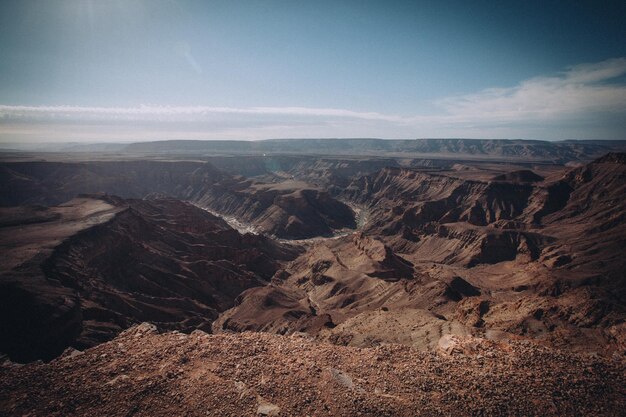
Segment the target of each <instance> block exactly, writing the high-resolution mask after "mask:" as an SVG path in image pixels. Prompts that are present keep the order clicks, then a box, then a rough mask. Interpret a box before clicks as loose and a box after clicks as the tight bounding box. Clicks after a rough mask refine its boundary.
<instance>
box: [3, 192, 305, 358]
mask: <svg viewBox="0 0 626 417" xmlns="http://www.w3.org/2000/svg"><path fill="white" fill-rule="evenodd" d="M107 199H108V201H109V203H110V204H112V205H113V206H115V207H116V208H117V209H116V211H115V212H114V214H113V216H112V217H111V218H109V219H108V220H107V221H105V222H102V223H98V224H95V225H93V226H89V225H88V224H87V225H86V227H84V228H82V229H81V230H79V231H78V232H77V233H75V234H71V233H69V234H68V235H67V236H65V237H64V240H63V241H62V243H60V244H58V245H57V246H54V248H53V249H52V250H51V251H48V252H45V251H44V252H41V253H40V254H39V255H38V256H36V257H34V258H32V259H29V260H28V261H27V264H25V265H26V266H21V267H17V268H15V269H13V270H11V271H9V272H7V273H6V274H4V275H3V276H2V277H1V279H0V283H1V284H2V286H3V289H4V290H3V292H2V297H8V298H7V300H5V301H6V302H5V303H3V305H2V311H1V312H2V315H1V320H2V323H3V329H4V330H6V331H7V332H8V333H7V334H9V335H10V337H9V338H8V339H3V340H4V341H5V342H4V343H6V345H5V347H6V348H5V349H3V351H5V352H7V353H9V354H11V357H12V358H14V359H16V360H33V359H38V358H44V359H50V358H52V357H54V356H55V355H57V354H59V353H60V352H61V351H63V349H65V348H66V347H67V346H70V345H71V346H74V347H76V348H79V349H84V348H85V347H89V346H94V345H96V344H98V343H101V342H103V341H107V340H110V339H111V338H113V337H114V336H115V335H116V334H118V333H119V332H120V331H121V330H123V329H125V328H127V327H129V326H130V325H132V324H133V323H137V322H141V321H151V322H153V323H156V324H157V325H158V326H159V328H161V329H171V330H174V329H176V330H181V331H187V332H190V331H193V330H194V329H204V330H207V331H208V330H210V327H211V326H210V325H211V322H212V321H213V320H214V319H215V318H217V316H218V314H219V312H220V311H224V310H226V309H228V308H229V307H231V306H232V305H233V302H234V300H235V298H237V297H238V296H239V294H241V293H242V292H243V291H244V290H246V289H248V288H251V287H255V286H261V285H266V284H267V282H268V281H269V279H270V278H271V277H272V276H273V275H274V273H275V272H276V270H277V269H278V266H279V262H280V261H281V260H288V259H291V258H293V257H295V256H296V255H297V253H298V251H297V250H296V249H294V248H290V247H286V246H283V245H281V244H278V243H276V242H274V241H272V240H269V239H268V238H265V237H263V236H255V235H240V234H239V233H238V232H237V231H235V230H233V229H232V228H230V227H229V226H228V225H227V224H226V223H225V222H224V221H223V220H221V219H220V218H217V217H215V216H213V215H211V214H209V213H207V212H206V211H204V210H201V209H199V208H197V207H195V206H193V205H191V204H189V203H184V202H181V201H178V200H172V199H165V200H153V201H145V200H122V199H115V198H107ZM109 207H110V206H109ZM57 222H58V223H59V224H63V222H64V219H63V218H61V219H59V220H57ZM50 226H51V227H52V226H54V225H50ZM31 227H38V225H34V226H31ZM3 232H4V233H10V230H7V229H5V230H4V231H3ZM35 237H36V236H34V237H33V238H35ZM9 238H10V237H9ZM31 243H34V242H31ZM26 244H29V242H26ZM26 248H27V247H25V249H24V250H26ZM24 346H28V349H24Z"/></svg>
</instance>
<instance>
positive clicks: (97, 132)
mask: <svg viewBox="0 0 626 417" xmlns="http://www.w3.org/2000/svg"><path fill="white" fill-rule="evenodd" d="M624 75H626V58H616V59H610V60H606V61H603V62H599V63H592V64H581V65H577V66H573V67H570V68H568V69H566V70H565V71H564V72H562V73H559V74H556V75H552V76H542V77H536V78H532V79H529V80H525V81H523V82H521V83H519V84H518V85H516V86H514V87H509V88H490V89H486V90H483V91H479V92H477V93H474V94H468V95H462V96H455V97H447V98H443V99H441V100H438V101H436V102H434V103H433V109H434V110H435V111H434V112H433V113H432V114H429V115H415V116H410V117H406V116H400V115H393V114H383V113H378V112H359V111H353V110H347V109H336V108H307V107H242V108H237V107H209V106H188V107H185V106H138V107H80V106H12V105H0V140H1V141H15V140H16V139H17V140H32V141H35V140H83V139H85V140H86V139H87V138H89V140H105V141H106V140H109V141H114V140H121V139H124V140H133V139H136V140H148V139H170V138H177V139H184V138H194V139H201V138H206V139H212V138H240V139H260V138H270V137H276V138H279V137H385V138H410V137H484V138H493V137H518V138H519V137H530V138H544V139H564V138H607V139H614V138H621V139H626V131H625V130H626V122H625V120H626V84H625V83H624V81H623V79H620V78H619V77H622V76H624Z"/></svg>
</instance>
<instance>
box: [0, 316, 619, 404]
mask: <svg viewBox="0 0 626 417" xmlns="http://www.w3.org/2000/svg"><path fill="white" fill-rule="evenodd" d="M624 410H626V361H625V359H624V358H622V357H612V358H608V359H607V358H601V357H594V356H590V355H579V354H570V353H567V352H564V351H557V350H551V349H547V348H544V347H540V346H537V345H534V344H532V343H529V342H524V343H512V344H503V343H495V342H491V341H487V340H483V339H476V338H454V337H446V338H444V339H442V340H441V341H440V345H439V348H438V349H437V350H436V351H433V352H428V353H423V352H418V351H416V350H413V349H411V348H409V347H406V346H400V345H387V346H379V347H376V348H368V349H359V348H351V347H342V346H335V345H331V344H320V343H317V342H315V341H312V340H310V339H309V338H308V337H306V336H304V335H292V336H289V337H286V336H277V335H271V334H263V333H240V334H220V335H208V334H205V333H202V332H199V331H196V332H194V333H193V334H191V335H185V334H181V333H177V332H171V333H164V334H158V333H157V332H156V331H155V330H154V328H153V327H152V326H151V325H149V324H142V325H139V326H136V327H133V328H131V329H129V330H127V331H126V332H124V333H122V334H121V335H120V336H118V337H117V338H116V339H114V340H113V341H111V342H109V343H105V344H102V345H99V346H97V347H95V348H92V349H89V350H87V351H85V352H78V351H73V352H66V353H65V354H64V356H62V357H60V358H58V359H56V360H54V361H52V362H51V363H49V364H41V363H33V364H29V365H24V366H20V365H15V364H11V363H10V362H5V363H4V364H3V365H2V366H1V367H0V415H2V416H5V415H6V416H13V415H30V416H70V415H80V416H104V415H106V416H133V415H137V416H175V415H181V416H182V415H185V416H255V415H268V416H419V415H424V416H431V415H433V416H434V415H451V416H452V415H454V416H463V415H476V416H486V415H494V416H495V415H498V416H502V415H520V416H533V415H536V416H549V415H572V416H574V415H576V416H581V415H588V416H611V415H625V411H624Z"/></svg>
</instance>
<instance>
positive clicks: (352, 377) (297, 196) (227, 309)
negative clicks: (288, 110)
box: [0, 140, 626, 416]
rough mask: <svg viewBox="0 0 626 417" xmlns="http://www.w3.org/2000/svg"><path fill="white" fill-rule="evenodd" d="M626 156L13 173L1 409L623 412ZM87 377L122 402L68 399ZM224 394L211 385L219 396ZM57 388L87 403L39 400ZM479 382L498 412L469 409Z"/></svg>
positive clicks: (3, 229)
mask: <svg viewBox="0 0 626 417" xmlns="http://www.w3.org/2000/svg"><path fill="white" fill-rule="evenodd" d="M620 147H623V143H622V142H616V143H607V142H601V141H599V142H593V141H588V142H580V143H578V142H573V141H572V142H557V143H555V144H551V143H549V142H547V143H543V142H539V141H474V142H472V141H470V140H450V141H447V142H446V141H443V140H441V141H439V140H429V141H388V142H387V141H383V142H379V141H376V140H352V141H340V140H337V141H315V140H308V141H306V140H305V141H302V142H298V141H295V140H294V141H261V142H235V141H233V142H227V141H224V142H218V141H216V142H214V143H212V142H202V141H197V142H194V141H182V142H177V141H166V142H155V143H137V144H131V145H125V148H124V149H125V152H124V154H123V155H122V156H120V155H116V154H115V153H112V152H111V151H106V152H105V151H102V152H93V153H92V154H90V155H89V156H88V157H87V156H86V154H85V153H83V151H84V150H81V149H78V150H74V151H71V152H68V153H66V154H63V155H62V154H60V153H57V152H50V153H39V154H33V153H18V154H16V153H12V152H11V153H5V154H2V158H1V160H0V247H1V248H2V252H3V257H2V260H1V261H0V332H1V333H2V334H3V337H2V339H1V342H0V352H1V353H2V354H4V355H5V357H4V364H3V365H2V366H1V367H0V386H2V394H1V395H0V410H8V411H6V412H7V414H26V413H29V412H34V414H37V415H44V414H45V415H67V414H78V415H85V414H88V413H89V412H94V410H95V412H96V413H101V414H102V413H104V414H114V415H118V414H123V410H124V409H134V407H137V410H136V413H138V414H144V415H165V414H166V412H165V411H164V410H165V409H164V408H162V407H163V406H162V404H163V403H162V401H163V400H162V396H163V395H173V396H175V397H176V398H178V400H177V401H175V402H173V403H171V406H172V407H174V408H172V410H170V415H171V413H172V412H173V413H175V414H176V413H178V414H188V415H199V414H203V412H201V410H205V411H206V410H207V409H208V410H209V414H210V415H238V414H237V412H238V410H239V409H241V410H243V409H245V410H247V411H246V413H247V414H252V415H254V414H255V413H256V414H261V415H305V414H310V415H355V414H356V413H361V415H372V416H374V415H415V413H416V412H417V410H422V412H423V413H425V414H426V415H435V414H442V413H443V414H448V413H454V412H455V411H456V412H457V413H460V414H463V415H466V414H475V413H478V412H479V411H480V410H483V412H485V413H487V414H527V413H528V412H529V410H528V409H526V408H524V407H526V404H527V402H528V401H530V400H531V399H532V401H536V403H535V404H534V406H535V408H534V411H533V412H534V413H539V414H542V415H559V414H572V413H576V412H578V413H582V414H605V415H618V414H619V412H620V411H619V410H620V409H621V408H620V407H623V405H624V403H626V401H625V398H626V393H625V392H624V391H623V375H624V363H625V362H624V357H625V355H626V302H625V301H626V274H625V273H624V271H625V270H626V260H625V258H624V256H623V254H624V253H625V249H626V240H625V236H626V207H625V205H626V200H625V198H624V197H625V196H626V154H625V153H623V151H624V149H622V148H620ZM142 323H143V324H142ZM148 323H150V324H148ZM41 361H43V362H41ZM24 363H26V365H21V364H24ZM174 364H177V365H176V366H174ZM240 365H241V368H239V366H240ZM170 368H171V369H170ZM150 369H151V370H150ZM376 369H379V373H378V374H376V371H375V370H376ZM420 370H423V372H425V373H424V374H422V375H421V376H420V375H418V374H419V373H420ZM435 370H438V371H435ZM381 372H382V374H381ZM433 372H434V373H433ZM499 372H500V373H501V372H504V373H503V374H502V375H500V376H498V377H496V376H495V374H496V373H499ZM94 373H103V375H102V377H101V378H98V379H102V380H105V379H106V380H107V381H109V382H107V383H106V385H105V387H103V388H98V387H96V386H95V385H90V383H89V382H85V383H84V384H85V386H87V387H89V388H88V390H87V391H81V390H79V389H78V386H77V385H75V384H76V383H74V382H72V383H70V382H67V379H68V378H70V377H71V376H73V377H75V378H79V379H80V378H83V379H84V378H86V376H85V375H88V374H94ZM170 373H171V375H170ZM281 373H282V375H286V377H285V379H284V380H281V381H280V382H278V381H277V380H278V379H280V377H279V376H278V375H279V374H281ZM442 373H443V374H445V375H443V374H442ZM253 375H257V376H253ZM489 375H491V377H490V376H489ZM611 375H612V376H611ZM63 378H65V379H63ZM493 378H496V379H493ZM201 379H202V380H203V381H204V382H202V383H201V384H200V383H198V384H199V385H198V384H196V383H195V382H194V381H200V380H201ZM527 380H533V381H540V382H537V386H536V390H538V391H540V392H541V393H542V394H541V396H540V397H538V396H537V395H536V393H532V392H531V390H530V388H529V386H528V385H526V384H525V382H524V381H527ZM38 381H39V382H38ZM44 381H47V382H44ZM141 381H142V382H141ZM207 381H210V382H211V384H215V386H216V387H217V388H216V389H215V393H214V394H212V395H213V396H211V395H209V396H206V397H203V394H202V393H201V392H202V390H201V389H200V387H201V386H203V385H202V384H209V382H207ZM46 383H47V384H53V385H54V386H55V389H58V390H63V392H65V393H67V394H64V395H63V396H61V397H67V398H69V399H71V401H69V400H68V401H69V402H63V401H62V402H61V403H58V404H57V403H55V400H54V398H59V396H56V397H55V396H54V394H52V393H50V394H46V395H47V397H46V398H47V399H49V401H48V400H46V401H42V402H41V403H36V402H33V401H32V399H30V400H29V399H28V398H27V397H28V393H29V392H31V391H30V390H31V389H36V388H32V387H34V386H39V385H37V384H46ZM470 383H473V384H476V385H477V387H478V388H477V389H478V391H480V392H484V396H483V398H482V399H481V398H479V396H478V394H476V392H478V391H476V390H474V391H472V392H473V393H474V394H471V396H470V397H471V398H469V399H468V400H467V402H465V404H464V405H459V401H458V398H457V397H458V396H459V395H461V394H459V393H460V392H461V391H462V390H463V388H462V387H463V386H467V384H470ZM148 384H150V385H148ZM148 386H150V387H152V388H151V389H154V390H155V391H154V392H153V393H150V392H147V391H142V390H143V388H142V387H148ZM425 386H428V389H426V388H424V387H425ZM557 386H558V387H557ZM584 386H587V387H593V388H590V389H588V390H583V389H582V387H584ZM290 387H291V388H294V389H296V388H297V389H298V390H301V391H302V392H304V393H306V395H304V394H303V395H302V396H299V395H298V394H296V393H295V391H294V393H291V391H289V389H290ZM333 387H335V388H333ZM497 387H503V388H502V389H503V390H504V391H502V392H499V391H498V388H497ZM146 389H147V388H146ZM416 392H419V393H420V394H419V395H417V394H415V393H416ZM449 392H454V393H456V394H455V395H456V396H457V397H455V395H448V394H446V393H449ZM414 395H417V397H414ZM110 396H115V397H116V398H122V399H121V400H120V402H119V404H118V405H117V406H116V407H118V408H115V407H113V406H112V405H111V404H109V403H108V402H106V401H104V400H103V399H102V398H105V397H110ZM220 396H222V397H223V396H232V398H233V401H230V402H228V401H226V402H224V401H222V402H219V401H218V400H219V398H220ZM335 396H338V397H337V398H336V397H335ZM96 397H98V398H100V400H98V399H97V398H96ZM512 397H515V398H516V400H515V401H513V402H507V401H505V400H504V398H512ZM235 398H236V399H235ZM306 398H309V400H308V401H305V399H306ZM353 400H354V401H353ZM601 402H602V404H600V403H601ZM235 404H238V405H236V406H235ZM111 407H113V408H111ZM229 407H230V408H229ZM90 410H91V411H90ZM174 410H175V411H174ZM538 410H541V411H538ZM575 410H577V411H575ZM582 410H584V411H582ZM229 413H230V414H229Z"/></svg>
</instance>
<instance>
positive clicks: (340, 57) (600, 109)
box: [0, 0, 626, 143]
mask: <svg viewBox="0 0 626 417" xmlns="http://www.w3.org/2000/svg"><path fill="white" fill-rule="evenodd" d="M624 17H626V2H624V1H602V0H596V1H576V0H569V1H553V0H542V1H535V0H526V1H507V0H501V1H482V0H474V1H471V2H469V1H466V0H463V1H453V0H438V1H420V0H414V1H393V0H386V1H368V0H361V1H342V0H334V1H325V0H315V1H298V0H286V1H275V0H247V1H239V0H227V1H211V0H205V1H191V0H189V1H187V0H15V1H12V0H2V1H0V142H4V143H7V142H12V143H37V142H44V141H52V142H131V141H143V140H161V139H266V138H312V137H313V138H318V137H324V138H326V137H329V138H330V137H333V138H334V137H378V138H445V137H462V138H528V139H546V140H563V139H626V25H625V24H624V21H623V19H624Z"/></svg>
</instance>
